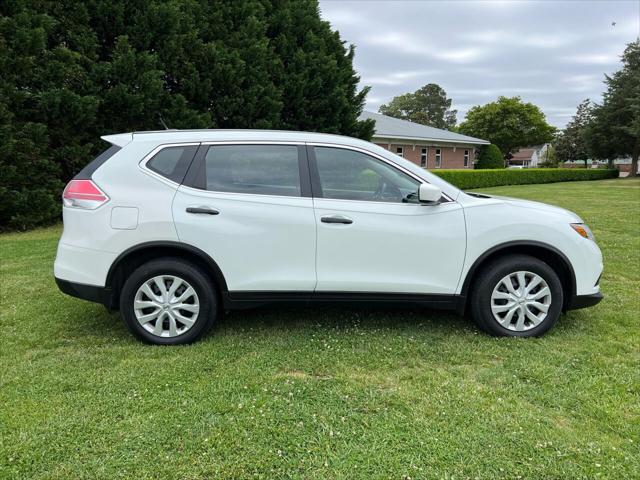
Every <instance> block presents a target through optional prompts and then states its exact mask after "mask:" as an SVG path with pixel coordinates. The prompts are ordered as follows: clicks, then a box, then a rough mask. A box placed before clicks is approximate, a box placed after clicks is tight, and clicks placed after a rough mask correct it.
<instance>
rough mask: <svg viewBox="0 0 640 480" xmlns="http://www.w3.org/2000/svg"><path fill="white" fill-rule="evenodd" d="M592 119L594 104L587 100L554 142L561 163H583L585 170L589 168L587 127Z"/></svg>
mask: <svg viewBox="0 0 640 480" xmlns="http://www.w3.org/2000/svg"><path fill="white" fill-rule="evenodd" d="M592 118H593V104H592V103H591V102H590V101H589V99H586V100H584V101H583V102H582V103H580V105H578V109H577V111H576V114H575V115H574V116H573V118H572V119H571V121H570V122H569V123H568V124H567V126H566V127H565V129H564V130H562V131H561V132H560V133H559V134H558V135H557V136H556V138H555V140H554V142H553V146H554V148H555V151H556V155H557V157H558V160H559V161H561V162H567V161H572V162H575V161H583V162H584V168H587V166H588V163H587V161H588V159H589V151H588V149H587V127H588V125H589V124H590V123H591V121H592Z"/></svg>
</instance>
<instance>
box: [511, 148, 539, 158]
mask: <svg viewBox="0 0 640 480" xmlns="http://www.w3.org/2000/svg"><path fill="white" fill-rule="evenodd" d="M535 151H536V149H535V148H521V149H520V150H518V151H517V152H515V153H512V154H511V155H512V157H511V160H531V157H533V154H534V152H535Z"/></svg>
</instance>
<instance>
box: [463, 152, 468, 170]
mask: <svg viewBox="0 0 640 480" xmlns="http://www.w3.org/2000/svg"><path fill="white" fill-rule="evenodd" d="M468 166H469V150H465V151H464V168H467V167H468Z"/></svg>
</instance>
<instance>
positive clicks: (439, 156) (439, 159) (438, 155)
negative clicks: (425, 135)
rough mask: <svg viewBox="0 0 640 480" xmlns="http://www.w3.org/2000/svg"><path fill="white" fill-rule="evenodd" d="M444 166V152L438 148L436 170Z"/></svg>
mask: <svg viewBox="0 0 640 480" xmlns="http://www.w3.org/2000/svg"><path fill="white" fill-rule="evenodd" d="M441 164H442V150H440V149H439V148H436V168H440V167H441Z"/></svg>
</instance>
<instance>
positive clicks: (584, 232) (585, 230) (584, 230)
mask: <svg viewBox="0 0 640 480" xmlns="http://www.w3.org/2000/svg"><path fill="white" fill-rule="evenodd" d="M571 228H573V229H574V230H575V231H576V232H578V234H580V236H581V237H584V238H588V239H589V240H593V241H595V237H594V236H593V233H591V229H590V228H589V227H587V226H586V225H585V224H584V223H572V224H571Z"/></svg>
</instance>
